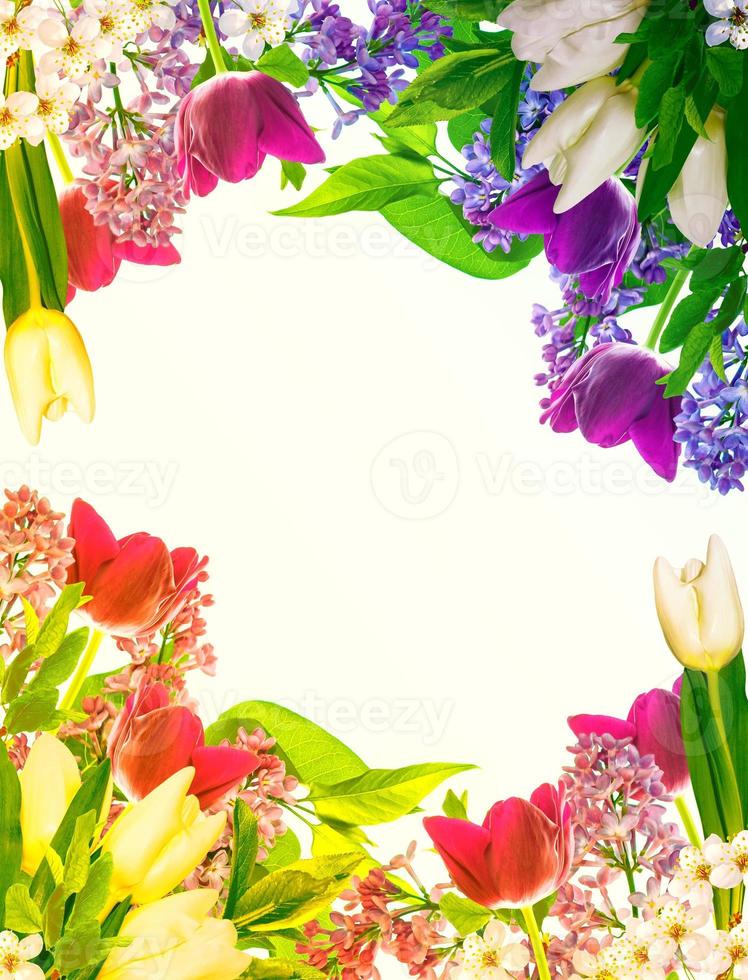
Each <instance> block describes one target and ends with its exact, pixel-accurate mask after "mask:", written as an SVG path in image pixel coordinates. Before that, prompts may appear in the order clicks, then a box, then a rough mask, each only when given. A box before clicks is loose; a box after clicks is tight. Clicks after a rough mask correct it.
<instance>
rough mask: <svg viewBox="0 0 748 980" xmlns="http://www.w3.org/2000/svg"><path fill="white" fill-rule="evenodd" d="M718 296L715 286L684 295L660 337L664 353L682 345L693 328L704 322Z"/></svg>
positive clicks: (661, 348)
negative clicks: (712, 288)
mask: <svg viewBox="0 0 748 980" xmlns="http://www.w3.org/2000/svg"><path fill="white" fill-rule="evenodd" d="M718 296H719V289H718V288H715V289H714V290H707V289H703V290H699V292H696V293H691V294H690V295H688V296H684V297H683V299H682V300H681V301H680V302H679V303H678V305H677V306H676V307H675V309H674V310H673V312H672V313H671V315H670V319H669V320H668V324H667V326H666V327H665V330H664V331H663V334H662V337H661V338H660V350H661V351H662V352H663V354H666V353H667V352H668V351H671V350H675V349H676V348H677V347H680V346H682V345H683V344H684V343H685V341H686V338H687V337H688V335H689V334H690V332H691V330H693V328H694V327H696V326H697V325H699V324H703V323H704V321H705V320H706V317H707V315H708V314H709V312H710V311H711V309H712V307H713V306H714V304H715V303H716V301H717V298H718ZM710 330H711V328H710Z"/></svg>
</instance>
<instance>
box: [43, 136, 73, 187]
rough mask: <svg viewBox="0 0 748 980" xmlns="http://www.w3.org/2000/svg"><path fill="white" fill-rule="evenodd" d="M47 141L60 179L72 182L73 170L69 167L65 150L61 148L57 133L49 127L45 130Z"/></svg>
mask: <svg viewBox="0 0 748 980" xmlns="http://www.w3.org/2000/svg"><path fill="white" fill-rule="evenodd" d="M47 142H48V143H49V148H50V149H51V150H52V156H53V157H54V158H55V163H56V164H57V166H58V167H59V170H60V174H61V176H62V179H63V180H64V181H65V183H66V184H72V183H73V181H74V180H75V177H74V176H73V171H72V170H71V169H70V164H69V163H68V161H67V157H66V156H65V151H64V150H63V148H62V143H61V142H60V137H59V136H58V135H57V133H53V132H52V130H51V129H50V130H47Z"/></svg>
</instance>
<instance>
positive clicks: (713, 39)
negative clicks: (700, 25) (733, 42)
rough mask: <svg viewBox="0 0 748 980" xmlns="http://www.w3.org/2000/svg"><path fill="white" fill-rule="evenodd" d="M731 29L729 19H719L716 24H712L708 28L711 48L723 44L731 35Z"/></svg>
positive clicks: (707, 36) (707, 33)
mask: <svg viewBox="0 0 748 980" xmlns="http://www.w3.org/2000/svg"><path fill="white" fill-rule="evenodd" d="M731 30H732V28H731V27H730V21H729V20H718V21H716V22H715V23H714V24H710V25H709V27H707V29H706V43H707V44H708V45H709V47H710V48H714V47H716V46H717V45H718V44H722V43H723V42H724V41H726V40H727V39H728V37H729V36H730V31H731Z"/></svg>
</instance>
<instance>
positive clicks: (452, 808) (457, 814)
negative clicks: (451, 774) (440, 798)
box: [442, 789, 468, 820]
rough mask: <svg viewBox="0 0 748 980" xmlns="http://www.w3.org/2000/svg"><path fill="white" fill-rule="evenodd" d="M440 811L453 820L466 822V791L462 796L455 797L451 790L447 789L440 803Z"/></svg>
mask: <svg viewBox="0 0 748 980" xmlns="http://www.w3.org/2000/svg"><path fill="white" fill-rule="evenodd" d="M442 811H443V812H444V815H445V816H447V817H452V818H453V819H455V820H467V819H468V812H467V791H466V792H464V793H463V794H462V796H457V795H456V793H455V792H454V791H453V790H451V789H448V790H447V795H446V796H445V797H444V803H442Z"/></svg>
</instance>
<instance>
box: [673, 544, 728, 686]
mask: <svg viewBox="0 0 748 980" xmlns="http://www.w3.org/2000/svg"><path fill="white" fill-rule="evenodd" d="M654 587H655V602H656V604H657V616H658V617H659V620H660V626H661V627H662V632H663V633H664V634H665V639H666V640H667V644H668V646H669V647H670V649H671V650H672V651H673V653H674V654H675V656H676V658H677V659H678V660H679V661H680V662H681V663H682V664H683V666H684V667H689V668H690V669H691V670H702V671H718V670H721V669H722V668H723V667H725V666H727V664H729V663H730V661H731V660H733V659H734V657H736V656H737V654H738V653H739V652H740V648H741V646H742V645H743V633H744V631H745V623H744V619H743V607H742V605H741V603H740V596H739V595H738V587H737V583H736V582H735V573H734V572H733V570H732V565H731V564H730V557H729V555H728V554H727V549H726V548H725V546H724V544H723V543H722V541H721V539H720V538H718V537H717V535H716V534H713V535H712V536H711V538H710V539H709V546H708V548H707V554H706V564H704V563H702V562H700V561H699V560H698V559H696V558H691V559H689V561H688V562H687V563H686V565H685V566H684V567H683V568H681V569H677V570H676V569H674V568H673V567H672V566H671V565H670V563H669V562H667V561H666V560H665V559H664V558H658V559H657V561H656V562H655V567H654Z"/></svg>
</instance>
